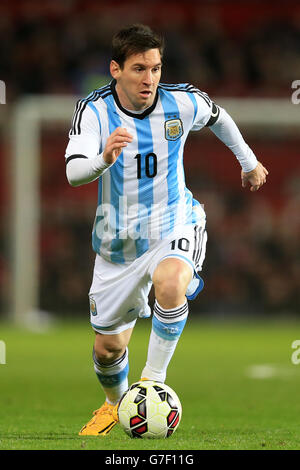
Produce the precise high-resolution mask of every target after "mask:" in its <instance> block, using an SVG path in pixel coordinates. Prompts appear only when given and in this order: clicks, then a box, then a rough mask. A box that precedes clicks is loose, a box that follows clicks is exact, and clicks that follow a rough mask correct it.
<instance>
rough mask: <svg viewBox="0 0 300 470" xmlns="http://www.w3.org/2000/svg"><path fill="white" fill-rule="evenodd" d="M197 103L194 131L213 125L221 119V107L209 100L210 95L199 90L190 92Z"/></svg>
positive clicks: (193, 89) (194, 89) (195, 89)
mask: <svg viewBox="0 0 300 470" xmlns="http://www.w3.org/2000/svg"><path fill="white" fill-rule="evenodd" d="M189 91H190V93H192V95H193V99H194V103H195V105H194V106H195V115H194V121H193V126H192V128H191V130H192V131H198V130H200V129H202V127H205V126H211V125H213V124H214V123H215V122H216V121H217V119H218V117H219V112H220V110H219V107H218V106H217V105H216V104H215V103H214V102H213V101H212V100H211V99H210V98H209V96H208V94H207V93H205V92H203V91H200V90H199V89H198V88H192V89H190V90H189Z"/></svg>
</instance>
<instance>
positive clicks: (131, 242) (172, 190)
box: [66, 80, 218, 263]
mask: <svg viewBox="0 0 300 470" xmlns="http://www.w3.org/2000/svg"><path fill="white" fill-rule="evenodd" d="M217 113H218V107H217V106H216V105H215V104H214V103H213V102H212V101H211V100H210V98H209V97H208V95H207V94H206V93H203V92H201V91H199V90H198V89H197V88H195V87H194V86H193V85H190V84H177V85H171V84H159V86H158V90H157V94H156V97H155V100H154V102H153V104H152V106H151V107H149V108H147V109H146V110H144V111H143V112H141V113H135V112H133V111H129V110H127V109H124V108H123V107H122V106H121V104H120V102H119V99H118V96H117V93H116V91H115V81H114V80H113V81H112V82H111V83H110V84H108V85H107V86H104V87H102V88H99V89H98V90H95V91H94V92H93V93H91V94H90V95H89V96H88V97H87V98H85V99H83V100H79V101H78V102H77V105H76V108H75V112H74V116H73V121H72V128H71V130H70V134H69V139H70V140H69V144H68V147H67V150H66V158H68V157H69V156H71V155H74V154H82V155H85V156H86V157H88V158H91V157H94V156H95V155H96V154H98V153H101V152H103V150H104V148H105V145H106V140H107V138H108V136H109V135H110V134H111V133H112V132H113V131H114V130H115V129H116V128H117V127H124V128H126V129H127V131H128V132H129V133H130V134H131V135H132V136H133V137H134V138H133V141H132V142H131V143H129V144H128V146H127V147H126V148H124V149H123V152H122V153H121V155H120V156H119V157H118V159H117V161H116V162H115V163H114V164H113V165H112V166H110V167H109V168H108V169H107V170H106V171H105V172H104V173H103V174H102V175H101V176H100V177H99V190H98V207H97V211H96V217H95V222H94V226H93V233H92V243H93V249H94V250H95V252H96V253H98V254H99V255H101V256H102V257H103V258H105V259H107V260H108V261H112V262H114V263H128V262H132V261H133V260H135V259H136V258H138V257H140V256H141V255H143V254H144V253H145V252H146V251H147V250H148V249H150V248H151V247H153V246H156V244H157V243H158V242H159V240H161V239H163V238H165V237H166V236H167V235H169V234H170V233H172V231H173V230H174V229H175V227H177V226H178V225H182V224H197V223H200V222H201V219H203V218H205V213H204V210H203V208H202V206H201V205H200V204H199V202H198V201H196V200H195V199H194V198H193V195H192V193H191V192H190V191H189V190H188V189H187V187H186V184H185V176H184V167H183V151H184V144H185V141H186V138H187V136H188V134H189V132H190V131H194V130H199V129H201V128H202V127H204V126H205V125H206V124H207V123H208V122H209V121H211V119H213V120H215V119H216V115H217Z"/></svg>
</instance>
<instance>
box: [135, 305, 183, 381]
mask: <svg viewBox="0 0 300 470" xmlns="http://www.w3.org/2000/svg"><path fill="white" fill-rule="evenodd" d="M187 316H188V303H187V301H185V302H184V303H183V304H182V305H179V306H178V307H176V308H171V309H163V308H162V307H161V306H160V305H159V303H158V302H157V300H156V301H155V305H154V312H153V318H152V330H151V334H150V340H149V346H148V355H147V362H146V366H145V367H144V369H143V372H142V377H145V378H147V379H151V380H157V381H158V382H164V381H165V380H166V375H167V368H168V365H169V363H170V360H171V359H172V356H173V354H174V352H175V349H176V346H177V343H178V340H179V337H180V335H181V333H182V330H183V328H184V325H185V322H186V319H187Z"/></svg>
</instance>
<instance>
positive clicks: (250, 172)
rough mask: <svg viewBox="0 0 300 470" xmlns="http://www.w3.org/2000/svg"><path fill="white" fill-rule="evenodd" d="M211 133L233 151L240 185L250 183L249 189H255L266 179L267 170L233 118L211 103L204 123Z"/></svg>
mask: <svg viewBox="0 0 300 470" xmlns="http://www.w3.org/2000/svg"><path fill="white" fill-rule="evenodd" d="M206 126H207V127H209V128H210V129H211V130H212V131H213V133H214V134H215V135H216V136H217V137H218V138H219V139H220V140H221V141H222V142H223V143H224V144H225V145H226V146H227V147H228V148H229V149H230V150H231V151H232V152H233V153H234V155H235V156H236V158H237V160H238V161H239V163H240V165H241V167H242V171H241V179H242V187H243V188H245V187H246V186H247V184H248V183H249V184H250V191H257V190H258V189H259V188H261V187H262V186H263V185H264V184H265V183H266V180H267V175H268V174H269V172H268V170H267V169H266V168H265V167H264V166H263V165H262V164H261V163H260V162H259V161H258V160H257V158H256V156H255V155H254V153H253V151H252V150H251V148H250V147H249V145H248V144H247V143H246V142H245V140H244V139H243V136H242V134H241V132H240V131H239V129H238V127H237V125H236V123H235V122H234V120H233V119H232V118H231V116H229V114H228V113H227V112H226V111H225V109H223V108H221V107H220V106H217V105H216V104H215V103H213V107H212V115H211V118H210V119H209V121H208V123H207V124H206Z"/></svg>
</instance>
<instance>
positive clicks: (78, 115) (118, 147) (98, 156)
mask: <svg viewBox="0 0 300 470" xmlns="http://www.w3.org/2000/svg"><path fill="white" fill-rule="evenodd" d="M131 141H132V136H131V135H130V134H129V133H128V132H127V130H126V129H124V128H121V127H118V128H116V129H115V130H114V132H112V133H111V135H110V136H109V137H108V138H107V140H106V142H105V147H104V150H103V151H102V152H100V148H101V130H100V122H99V121H98V119H97V115H96V114H95V112H94V110H93V109H92V108H91V107H89V105H88V104H87V103H86V101H85V100H81V101H79V102H78V103H77V105H76V108H75V112H74V116H73V120H72V128H71V130H70V133H69V143H68V146H67V149H66V155H65V158H66V174H67V179H68V181H69V183H70V185H71V186H80V185H82V184H87V183H90V182H91V181H94V180H96V179H97V178H98V177H99V176H101V175H102V174H103V173H104V172H105V171H106V170H107V169H108V168H109V167H110V166H111V165H113V164H114V163H115V161H116V159H117V158H118V157H119V155H120V154H121V152H122V150H123V148H124V147H126V146H127V145H128V143H129V142H131ZM99 152H100V153H99Z"/></svg>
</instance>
